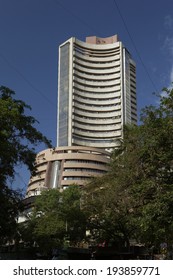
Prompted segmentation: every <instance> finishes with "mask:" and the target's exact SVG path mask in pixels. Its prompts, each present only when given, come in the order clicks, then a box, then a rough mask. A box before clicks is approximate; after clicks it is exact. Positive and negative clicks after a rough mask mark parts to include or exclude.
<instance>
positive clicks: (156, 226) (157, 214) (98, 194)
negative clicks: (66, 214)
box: [86, 89, 173, 248]
mask: <svg viewBox="0 0 173 280" xmlns="http://www.w3.org/2000/svg"><path fill="white" fill-rule="evenodd" d="M163 93H164V94H161V95H160V97H159V98H160V99H159V104H158V106H148V107H146V108H144V109H143V110H142V113H141V123H140V125H139V126H126V127H125V128H124V139H123V141H122V144H121V147H120V148H119V149H117V150H115V151H114V152H113V154H112V160H111V164H110V170H109V171H108V173H107V174H106V175H105V176H104V177H102V178H101V179H99V178H98V179H94V180H93V181H92V182H91V184H90V186H89V188H88V197H86V210H87V211H88V212H89V213H90V217H91V219H90V225H89V226H90V229H91V231H92V232H93V233H94V232H95V234H97V237H98V239H99V238H100V239H101V238H102V239H107V240H108V239H109V240H110V241H112V242H113V241H115V240H119V241H122V243H124V244H126V245H127V244H129V243H130V240H134V239H135V240H136V241H138V242H139V243H143V244H145V245H146V246H151V245H154V246H155V247H157V248H159V246H160V244H161V243H162V242H166V243H167V244H168V246H169V245H170V244H173V237H172V232H173V89H164V90H163ZM96 228H98V229H99V230H98V231H95V229H96Z"/></svg>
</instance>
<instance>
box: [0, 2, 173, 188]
mask: <svg viewBox="0 0 173 280" xmlns="http://www.w3.org/2000/svg"><path fill="white" fill-rule="evenodd" d="M117 6H118V9H117ZM0 11H1V14H0V35H1V37H0V39H1V40H0V85H4V86H7V87H9V88H11V89H13V90H14V91H15V92H16V98H17V99H22V100H24V101H25V102H26V103H27V104H29V105H31V107H32V111H31V114H32V115H33V116H34V117H35V118H36V119H37V120H38V121H39V125H38V126H37V128H38V129H39V130H40V131H41V132H42V133H43V134H45V135H46V136H47V137H48V138H49V139H51V140H52V143H53V145H54V146H55V145H56V112H57V83H58V78H57V75H58V74H57V71H58V46H59V45H60V44H61V43H63V42H64V41H65V40H67V39H69V38H70V37H72V36H73V37H77V38H78V39H80V40H83V41H84V40H85V37H86V36H92V35H96V36H100V37H107V36H111V35H114V34H118V35H119V38H120V40H121V41H122V42H123V43H124V45H125V46H126V47H127V49H128V50H129V51H130V53H131V54H132V57H133V59H134V60H135V61H136V66H137V97H138V112H140V110H141V108H142V107H144V106H146V105H150V104H156V97H155V96H154V95H153V94H152V93H153V92H156V91H161V89H162V88H163V87H169V86H170V84H171V82H172V81H173V1H172V0H160V1H158V0H145V1H139V0H130V1H129V0H87V1H83V0H0ZM129 35H130V36H129ZM41 149H44V147H42V146H41V147H38V152H39V151H40V150H41ZM28 178H29V174H28V173H27V172H26V171H25V170H24V171H23V169H22V172H20V174H19V176H18V179H16V182H17V184H18V185H21V187H25V185H26V184H27V181H28Z"/></svg>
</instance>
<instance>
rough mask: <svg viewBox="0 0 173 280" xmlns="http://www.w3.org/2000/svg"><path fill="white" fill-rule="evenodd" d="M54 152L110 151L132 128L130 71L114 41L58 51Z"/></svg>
mask: <svg viewBox="0 0 173 280" xmlns="http://www.w3.org/2000/svg"><path fill="white" fill-rule="evenodd" d="M58 81H59V82H58V128H57V146H73V145H78V146H88V147H97V148H104V149H110V148H114V147H116V146H117V145H118V144H119V140H120V139H122V138H123V125H124V124H136V123H137V104H136V66H135V62H134V61H133V60H132V58H131V55H130V53H129V52H128V51H127V49H126V48H125V47H124V46H123V44H122V42H121V41H119V39H118V37H117V35H115V36H112V37H109V38H98V37H95V36H93V37H87V38H86V42H82V41H80V40H78V39H76V38H70V39H69V40H67V41H66V42H64V43H63V44H62V45H60V47H59V78H58Z"/></svg>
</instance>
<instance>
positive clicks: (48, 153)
mask: <svg viewBox="0 0 173 280" xmlns="http://www.w3.org/2000/svg"><path fill="white" fill-rule="evenodd" d="M109 162H110V153H109V152H106V151H104V150H101V149H97V148H90V147H81V146H78V147H77V146H73V147H59V148H55V149H47V150H44V151H41V152H40V153H38V154H37V157H36V162H35V164H36V174H35V175H34V176H31V178H30V181H29V184H28V188H27V193H26V198H27V197H30V196H35V195H39V194H40V192H41V191H42V190H44V189H45V190H47V189H52V188H59V189H61V190H63V189H65V188H67V187H69V186H70V185H73V184H77V185H79V186H81V187H83V186H85V185H86V184H87V180H88V179H90V178H92V177H94V176H100V175H102V174H104V173H105V172H107V170H108V163H109Z"/></svg>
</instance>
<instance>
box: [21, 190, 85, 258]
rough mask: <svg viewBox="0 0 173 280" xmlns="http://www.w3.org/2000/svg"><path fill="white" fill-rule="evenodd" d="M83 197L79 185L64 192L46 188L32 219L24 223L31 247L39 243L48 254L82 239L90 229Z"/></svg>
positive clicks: (37, 198)
mask: <svg viewBox="0 0 173 280" xmlns="http://www.w3.org/2000/svg"><path fill="white" fill-rule="evenodd" d="M80 198H81V193H80V189H79V187H78V186H75V185H74V186H70V187H69V188H68V189H65V190H64V191H63V192H60V191H59V190H57V189H50V190H47V191H43V192H42V193H41V195H39V196H38V197H36V200H35V203H34V209H33V212H32V213H31V215H30V217H29V219H28V220H27V221H26V223H24V224H22V225H21V233H22V236H23V239H24V241H25V242H26V241H28V242H30V246H33V244H34V243H35V242H36V243H37V245H38V246H39V250H40V252H42V253H44V254H49V253H51V251H52V249H53V248H61V247H63V246H64V245H65V243H66V242H67V241H68V242H69V244H77V242H80V241H81V240H82V239H83V238H84V237H85V231H86V219H85V215H84V213H83V212H82V210H81V207H80Z"/></svg>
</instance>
